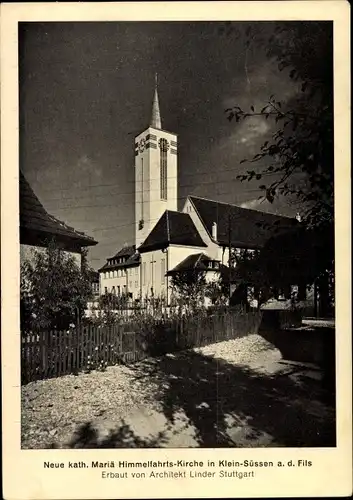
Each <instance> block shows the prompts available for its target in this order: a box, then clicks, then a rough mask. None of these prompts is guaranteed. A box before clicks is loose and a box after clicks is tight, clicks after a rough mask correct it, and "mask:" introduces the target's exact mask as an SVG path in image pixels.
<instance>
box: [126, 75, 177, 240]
mask: <svg viewBox="0 0 353 500" xmlns="http://www.w3.org/2000/svg"><path fill="white" fill-rule="evenodd" d="M177 176H178V171H177V136H176V134H173V133H172V132H168V131H166V130H164V129H163V128H162V119H161V113H160V108H159V98H158V82H157V75H156V78H155V89H154V97H153V104H152V116H151V120H150V125H149V127H148V128H147V129H146V130H145V131H144V132H142V133H140V134H139V135H138V136H136V138H135V244H136V248H138V247H139V246H140V245H141V244H142V243H143V242H144V240H145V239H146V238H147V236H148V234H149V233H150V232H151V230H152V229H153V227H154V226H155V225H156V223H157V222H158V220H159V218H160V217H161V215H162V214H163V213H164V211H165V210H177V207H178V200H177V198H178V189H177V188H178V179H177Z"/></svg>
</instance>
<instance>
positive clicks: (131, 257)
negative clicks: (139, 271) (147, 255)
mask: <svg viewBox="0 0 353 500" xmlns="http://www.w3.org/2000/svg"><path fill="white" fill-rule="evenodd" d="M127 248H129V249H130V252H129V253H126V249H127ZM117 257H127V259H126V260H124V262H117V263H114V261H115V259H116V258H117ZM140 262H141V257H140V254H138V253H136V252H135V247H134V246H130V247H123V248H122V249H121V250H119V252H118V253H117V254H116V255H115V256H114V257H110V258H109V259H108V260H107V262H106V263H105V264H104V266H102V267H101V268H100V269H98V272H100V271H109V270H111V271H113V270H115V269H125V268H126V267H133V266H139V265H140Z"/></svg>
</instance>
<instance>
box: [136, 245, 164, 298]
mask: <svg viewBox="0 0 353 500" xmlns="http://www.w3.org/2000/svg"><path fill="white" fill-rule="evenodd" d="M167 260H168V257H167V253H166V252H162V250H155V251H153V252H146V253H143V254H142V255H141V295H142V298H145V297H150V296H151V289H153V295H154V296H155V297H161V296H166V295H167V277H166V276H165V274H166V272H167Z"/></svg>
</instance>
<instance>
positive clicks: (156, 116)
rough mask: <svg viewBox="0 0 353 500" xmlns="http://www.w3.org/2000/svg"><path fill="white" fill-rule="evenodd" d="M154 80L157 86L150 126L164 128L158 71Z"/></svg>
mask: <svg viewBox="0 0 353 500" xmlns="http://www.w3.org/2000/svg"><path fill="white" fill-rule="evenodd" d="M154 80H155V88H154V97H153V104H152V116H151V123H150V127H153V128H157V129H161V128H162V120H161V113H160V110H159V99H158V75H157V73H155V75H154Z"/></svg>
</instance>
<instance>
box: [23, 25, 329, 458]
mask: <svg viewBox="0 0 353 500" xmlns="http://www.w3.org/2000/svg"><path fill="white" fill-rule="evenodd" d="M18 57H19V60H18V66H19V211H20V218H19V228H20V229H19V236H20V283H19V286H20V290H19V294H20V335H21V342H20V349H21V448H22V449H23V450H39V449H42V450H43V449H93V448H105V449H107V448H108V449H109V448H177V449H178V448H278V447H288V448H301V447H303V448H310V447H316V448H318V447H319V448H320V447H322V448H324V447H325V448H330V447H331V448H334V447H336V445H337V440H336V376H335V375H336V363H335V359H336V341H337V340H336V335H335V304H336V297H335V238H334V231H335V223H334V160H335V158H334V126H333V125H334V119H333V118H334V113H333V109H334V108H333V106H334V100H333V89H334V85H333V76H334V71H333V22H332V21H232V22H230V21H229V22H227V21H193V22H191V21H190V22H189V21H180V22H173V21H154V22H150V21H148V22H145V21H134V22H128V21H116V22H79V21H76V22H74V21H73V22H64V21H63V22H20V23H19V24H18ZM304 458H305V457H304Z"/></svg>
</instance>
